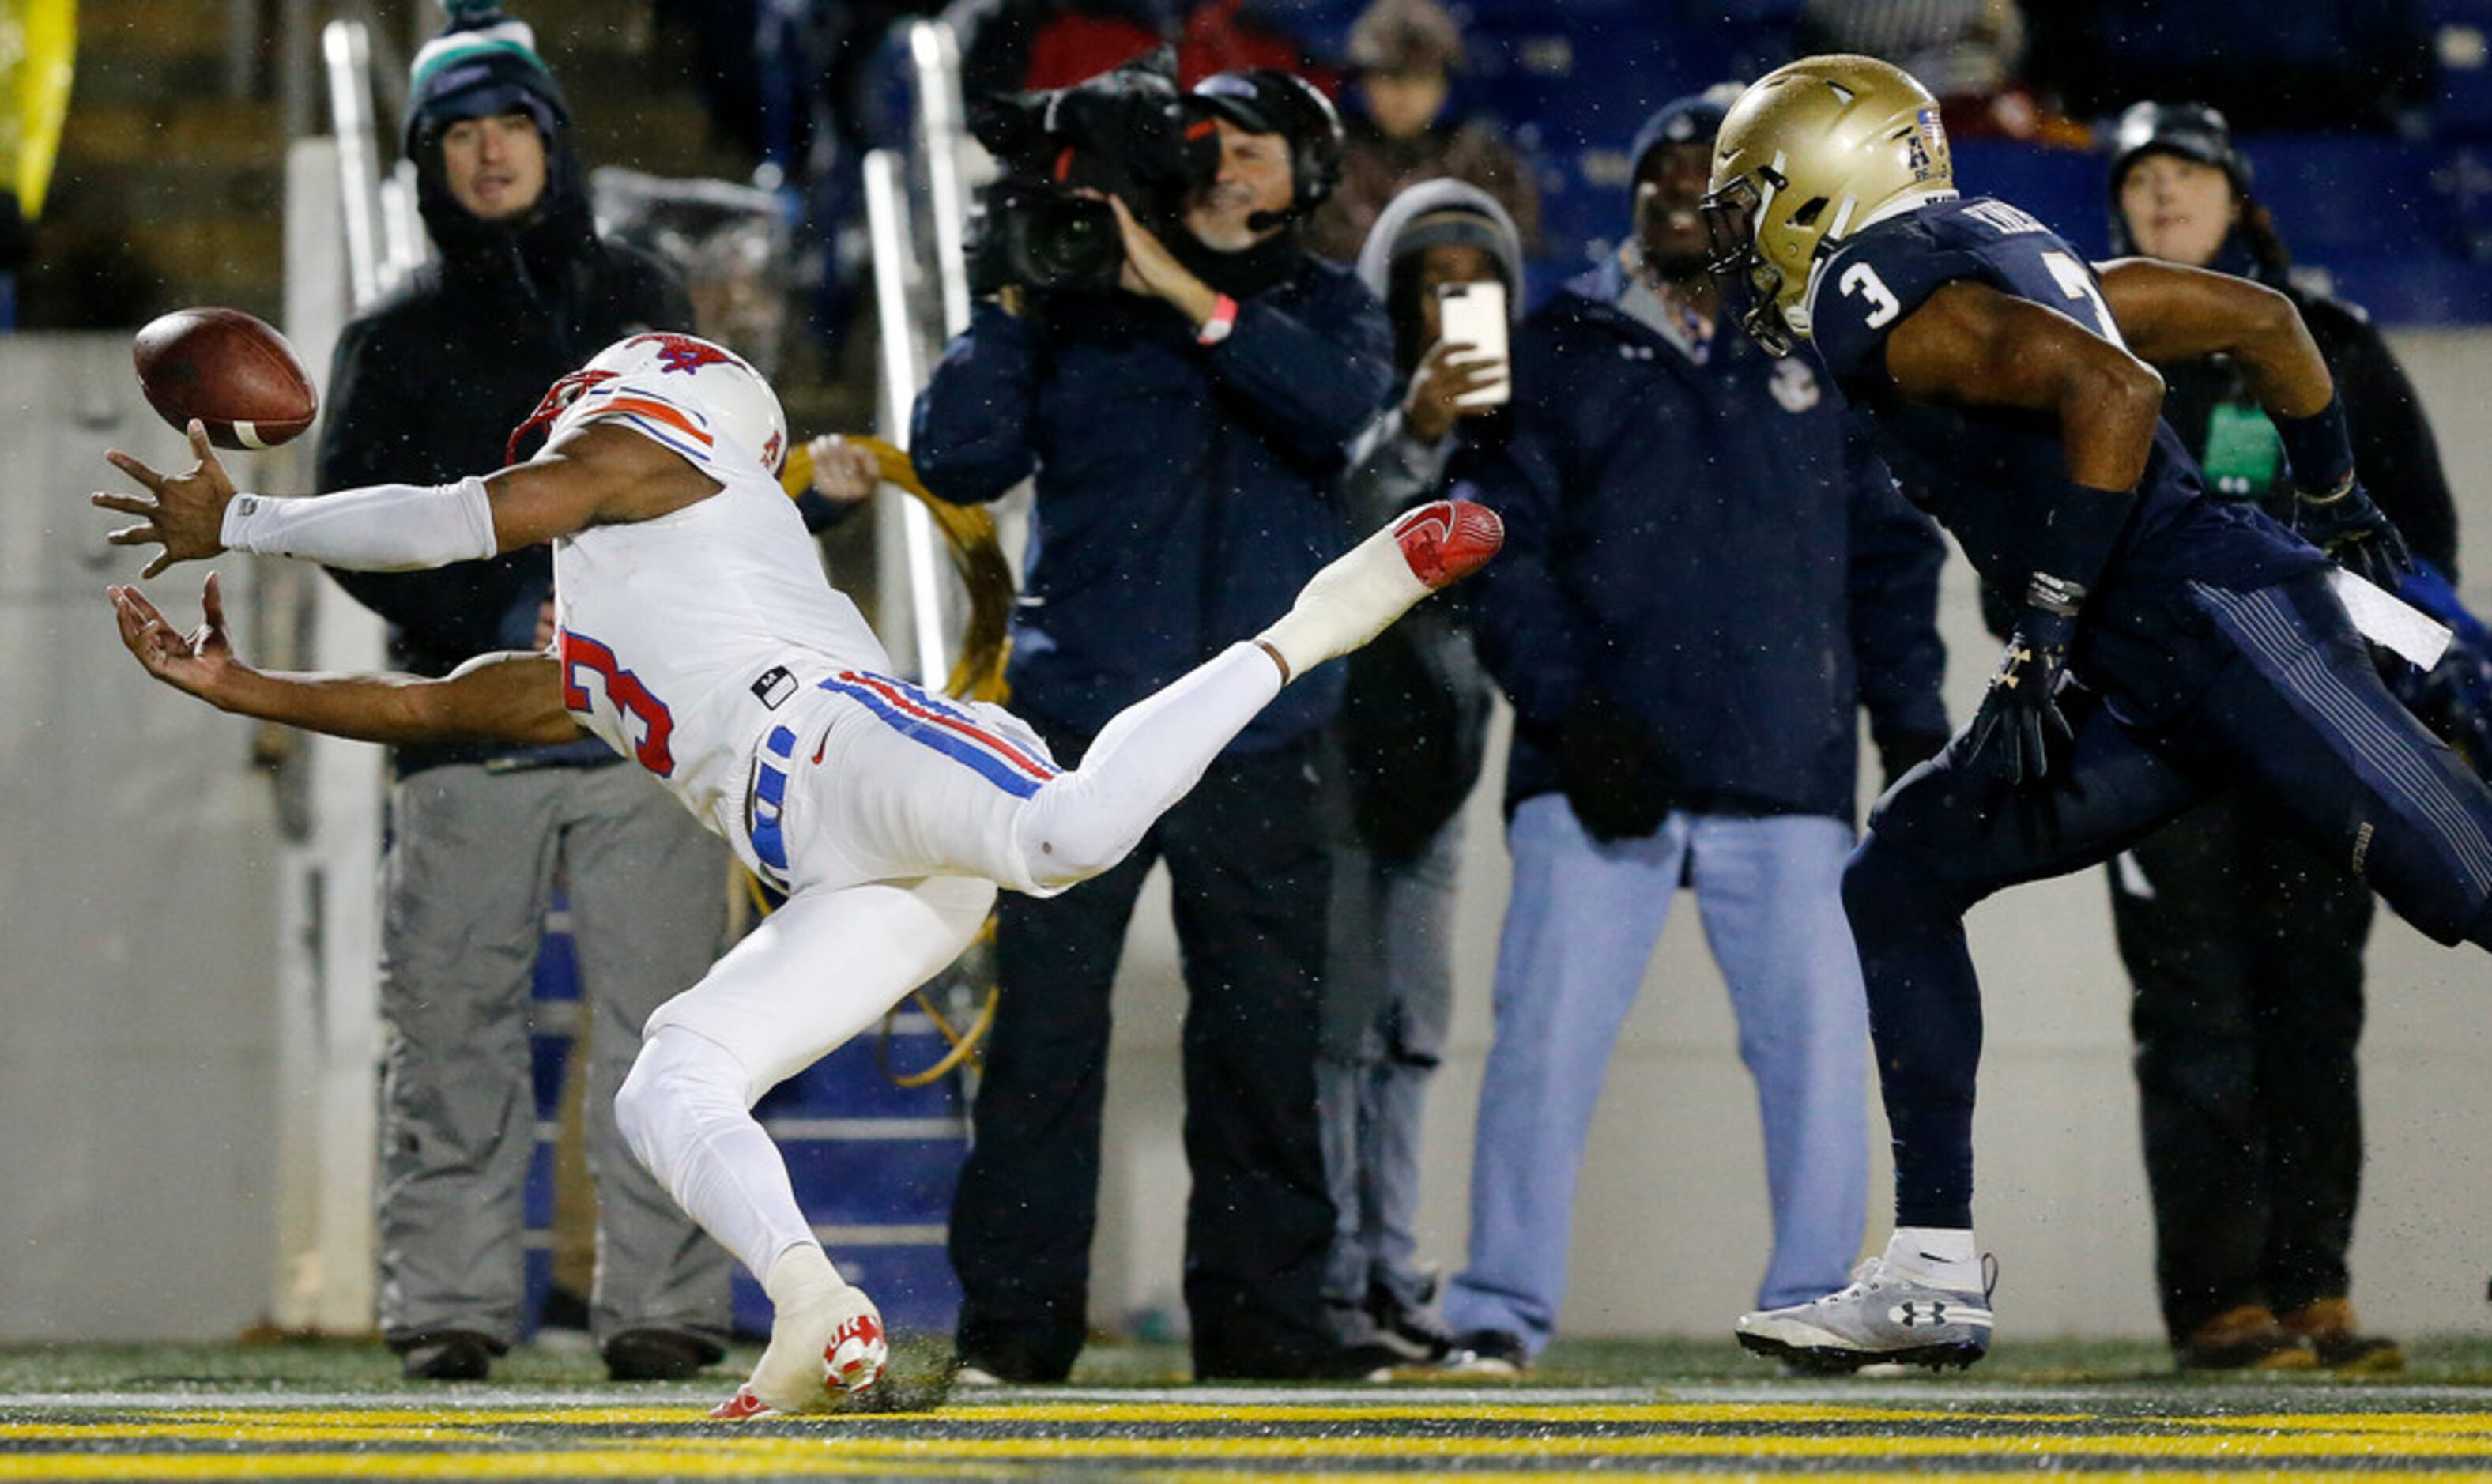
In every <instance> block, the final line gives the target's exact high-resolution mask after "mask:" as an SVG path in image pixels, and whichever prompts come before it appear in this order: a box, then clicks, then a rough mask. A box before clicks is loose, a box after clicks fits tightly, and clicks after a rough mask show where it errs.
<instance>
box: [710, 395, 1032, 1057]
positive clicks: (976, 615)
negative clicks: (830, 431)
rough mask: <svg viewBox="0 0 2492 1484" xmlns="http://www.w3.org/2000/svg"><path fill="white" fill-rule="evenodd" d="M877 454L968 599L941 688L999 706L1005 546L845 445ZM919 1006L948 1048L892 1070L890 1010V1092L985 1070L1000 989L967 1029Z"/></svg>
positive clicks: (885, 1037)
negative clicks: (928, 1061)
mask: <svg viewBox="0 0 2492 1484" xmlns="http://www.w3.org/2000/svg"><path fill="white" fill-rule="evenodd" d="M847 441H848V442H850V443H851V444H854V445H855V446H856V447H858V448H861V449H864V450H865V451H866V452H867V453H870V454H872V455H873V456H874V460H875V465H876V467H877V471H878V472H879V473H880V474H881V476H882V480H883V482H884V483H885V484H889V485H896V486H898V487H899V488H900V489H902V490H906V491H907V492H908V493H909V494H910V495H911V496H913V497H915V499H916V500H917V502H918V503H919V504H921V505H923V506H925V507H926V512H927V514H928V515H929V516H931V517H933V519H934V527H935V529H937V530H939V531H941V532H942V533H943V544H944V548H945V549H947V550H948V551H949V552H950V553H951V557H952V571H953V572H954V573H955V574H957V575H958V576H959V577H960V579H961V584H962V586H964V588H966V589H967V590H968V594H969V622H968V630H967V632H966V633H965V634H964V636H963V637H962V640H961V656H960V658H959V659H958V660H956V661H954V662H953V665H952V673H951V674H950V676H949V677H947V678H946V680H945V681H944V690H945V691H946V692H947V693H948V694H950V695H952V696H955V697H959V698H961V699H963V700H988V701H1000V700H1002V699H1003V698H1004V695H1005V687H1004V661H1005V659H1006V658H1007V656H1008V654H1009V651H1010V645H1011V626H1012V607H1013V576H1012V564H1011V563H1010V562H1008V561H1006V560H1005V559H1004V552H1003V547H1002V545H1001V544H1000V543H999V542H997V541H996V539H995V522H994V517H992V516H990V515H988V514H987V512H986V510H985V509H984V508H983V507H980V506H974V505H955V504H952V503H951V502H950V501H948V500H942V499H938V498H936V497H935V496H934V494H933V493H932V492H930V491H929V490H927V488H926V485H925V483H924V481H922V480H920V479H919V478H918V477H917V468H916V465H914V464H912V463H910V462H909V460H908V455H907V454H906V453H905V452H903V451H902V450H900V449H898V448H895V447H893V446H892V445H891V444H888V443H885V442H883V441H882V440H881V439H880V438H868V437H858V436H850V437H849V438H848V440H847ZM813 483H814V450H813V446H812V441H811V440H810V439H808V440H806V441H804V442H799V443H795V444H793V446H791V447H790V448H789V449H788V450H787V463H786V467H785V468H784V469H782V470H781V471H780V473H779V484H780V488H782V489H784V490H786V491H787V497H788V498H789V499H794V498H795V497H796V496H798V495H800V494H803V493H804V492H805V491H806V490H809V489H811V488H812V487H813ZM735 874H736V876H738V877H739V878H740V879H741V882H742V890H741V891H740V892H738V893H736V905H737V907H738V909H739V912H738V916H739V918H740V919H741V917H742V912H743V911H744V910H747V909H749V910H750V911H751V912H752V913H753V915H754V916H755V917H756V918H757V917H766V916H768V915H769V914H770V911H771V908H772V906H773V905H774V904H773V903H772V901H771V897H770V893H769V892H768V891H766V890H764V889H763V887H762V885H761V882H760V881H759V880H757V879H756V878H755V876H753V874H752V873H751V872H749V871H746V870H745V869H744V868H743V867H741V866H738V867H736V868H735ZM994 936H995V920H994V917H993V916H992V915H990V916H989V917H988V918H987V921H986V925H985V926H984V927H982V928H980V929H979V930H978V935H977V937H976V939H975V940H974V941H972V942H971V943H970V945H969V947H968V949H966V950H965V951H964V953H963V955H962V957H963V958H964V959H969V958H972V957H974V958H977V959H978V960H979V961H980V962H984V961H985V959H986V958H987V957H988V955H987V954H986V953H985V952H983V951H982V950H988V949H991V948H992V947H993V945H994ZM909 997H910V998H911V999H913V1000H915V1001H916V1002H917V1008H918V1009H919V1010H921V1011H923V1012H924V1013H925V1015H926V1018H927V1019H928V1020H930V1021H932V1022H934V1031H935V1034H937V1035H939V1036H941V1037H942V1038H943V1040H944V1042H945V1043H946V1045H947V1047H948V1049H947V1050H946V1051H945V1052H944V1054H942V1055H941V1056H940V1057H938V1058H936V1059H935V1061H934V1064H933V1065H931V1066H927V1067H924V1068H921V1069H919V1070H917V1071H914V1072H900V1071H895V1070H894V1069H893V1068H892V1064H891V1040H892V1027H893V1024H894V1023H895V1022H896V1021H897V1020H898V1018H899V1013H900V1012H899V1010H898V1008H897V1007H895V1008H894V1009H893V1010H892V1011H891V1012H890V1013H889V1014H886V1015H885V1016H883V1018H882V1030H881V1033H880V1035H879V1036H878V1037H877V1038H876V1039H875V1050H874V1060H875V1066H877V1067H879V1068H881V1070H882V1075H883V1076H884V1077H885V1078H886V1079H888V1080H889V1081H890V1083H891V1084H892V1085H893V1086H895V1087H923V1086H925V1085H927V1084H928V1083H933V1082H935V1081H938V1080H940V1079H941V1078H943V1077H945V1076H948V1075H949V1074H951V1073H952V1072H953V1071H955V1070H957V1069H959V1068H960V1067H962V1066H964V1065H965V1066H967V1067H969V1068H971V1069H972V1070H975V1069H977V1068H978V1067H979V1066H980V1065H982V1064H983V1059H984V1058H983V1056H982V1054H981V1053H980V1050H979V1048H980V1047H981V1046H982V1045H983V1044H984V1042H985V1040H986V1036H987V1032H988V1031H989V1030H990V1029H992V1028H993V1027H994V1023H995V1002H996V1000H997V998H998V997H999V991H998V987H997V986H996V985H994V983H992V982H991V983H989V984H988V986H987V990H986V994H983V995H981V996H979V1002H978V1009H977V1012H976V1013H975V1014H974V1015H973V1016H972V1017H971V1018H970V1020H969V1023H968V1024H967V1025H965V1026H963V1025H958V1024H954V1023H953V1021H952V1020H951V1018H950V1017H948V1016H946V1015H945V1014H944V1013H943V1010H942V1008H941V1007H940V1006H938V1005H936V1004H935V1003H934V997H933V996H931V995H929V994H927V993H926V991H925V989H924V988H923V987H920V988H919V989H916V990H914V991H912V992H910V994H909Z"/></svg>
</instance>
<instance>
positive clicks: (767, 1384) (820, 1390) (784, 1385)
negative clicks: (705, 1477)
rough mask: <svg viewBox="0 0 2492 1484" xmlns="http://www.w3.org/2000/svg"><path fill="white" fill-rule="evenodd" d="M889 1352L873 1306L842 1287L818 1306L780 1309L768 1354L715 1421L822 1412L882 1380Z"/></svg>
mask: <svg viewBox="0 0 2492 1484" xmlns="http://www.w3.org/2000/svg"><path fill="white" fill-rule="evenodd" d="M890 1363H891V1346H890V1343H889V1341H888V1339H887V1338H886V1336H885V1335H884V1333H883V1328H882V1316H881V1315H880V1314H879V1313H877V1312H875V1307H874V1300H872V1299H870V1298H868V1297H866V1296H865V1294H864V1293H863V1292H861V1291H858V1290H856V1289H853V1288H849V1287H847V1286H845V1285H842V1286H841V1287H839V1288H838V1289H836V1290H831V1291H825V1292H821V1293H818V1294H817V1295H816V1296H815V1298H814V1299H813V1301H811V1302H807V1303H803V1304H799V1305H795V1306H792V1307H790V1308H786V1309H782V1310H781V1311H780V1312H779V1316H778V1318H777V1319H776V1320H775V1321H773V1322H772V1324H771V1326H770V1348H769V1349H768V1350H763V1351H762V1352H761V1361H760V1363H759V1364H758V1365H756V1366H755V1367H754V1368H753V1379H752V1380H748V1381H746V1382H745V1383H744V1384H743V1385H742V1386H739V1387H737V1388H736V1392H735V1395H734V1396H732V1397H730V1398H728V1399H727V1401H725V1402H723V1403H721V1404H720V1405H719V1406H718V1407H717V1408H716V1409H714V1410H712V1411H711V1412H710V1416H711V1417H712V1418H714V1419H716V1420H718V1421H721V1422H749V1421H752V1420H754V1419H755V1418H758V1417H768V1416H775V1415H777V1414H778V1413H780V1412H806V1411H820V1410H824V1409H826V1408H828V1407H829V1406H830V1405H831V1403H832V1402H833V1401H834V1400H836V1399H837V1398H839V1397H840V1396H843V1395H845V1394H848V1393H851V1392H858V1391H863V1390H864V1389H866V1388H867V1387H868V1386H871V1385H873V1384H874V1383H875V1381H877V1380H881V1379H882V1369H883V1367H884V1366H886V1365H888V1364H890Z"/></svg>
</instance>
